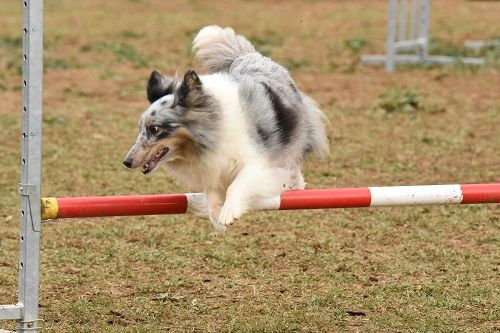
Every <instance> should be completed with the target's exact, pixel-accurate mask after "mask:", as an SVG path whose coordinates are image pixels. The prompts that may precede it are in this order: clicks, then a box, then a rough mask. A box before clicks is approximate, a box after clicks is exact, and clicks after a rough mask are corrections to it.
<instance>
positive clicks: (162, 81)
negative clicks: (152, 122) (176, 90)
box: [146, 70, 173, 104]
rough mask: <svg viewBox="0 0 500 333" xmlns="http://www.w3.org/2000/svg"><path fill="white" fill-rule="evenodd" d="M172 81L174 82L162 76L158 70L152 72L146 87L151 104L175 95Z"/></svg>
mask: <svg viewBox="0 0 500 333" xmlns="http://www.w3.org/2000/svg"><path fill="white" fill-rule="evenodd" d="M170 81H172V79H170V80H169V79H168V78H166V77H164V76H163V75H161V74H160V73H159V72H158V71H157V70H154V71H152V72H151V75H150V76H149V80H148V85H147V87H146V93H147V95H148V100H149V102H150V103H151V104H152V103H154V102H155V101H156V100H158V99H160V98H162V97H163V96H166V95H169V94H171V93H173V82H170Z"/></svg>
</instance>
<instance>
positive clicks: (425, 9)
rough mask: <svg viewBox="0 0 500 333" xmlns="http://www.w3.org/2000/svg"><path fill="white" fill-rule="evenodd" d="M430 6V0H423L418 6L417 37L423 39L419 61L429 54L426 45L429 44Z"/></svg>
mask: <svg viewBox="0 0 500 333" xmlns="http://www.w3.org/2000/svg"><path fill="white" fill-rule="evenodd" d="M430 6H431V3H430V0H423V1H422V4H421V7H420V26H419V38H421V39H423V40H424V41H425V42H424V43H423V44H422V46H421V49H420V57H421V61H425V60H426V59H427V57H428V54H429V50H428V45H429V21H430Z"/></svg>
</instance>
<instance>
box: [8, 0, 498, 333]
mask: <svg viewBox="0 0 500 333" xmlns="http://www.w3.org/2000/svg"><path fill="white" fill-rule="evenodd" d="M386 5H387V4H386V1H385V0H380V1H378V0H377V1H373V0H358V1H345V0H343V1H342V0H338V1H326V0H325V1H312V0H311V1H304V0H302V1H280V0H278V1H272V2H270V1H243V0H242V1H222V0H214V1H196V0H192V1H178V0H173V1H149V0H148V1H146V0H135V1H132V0H129V1H125V0H123V1H102V0H101V1H97V0H86V1H55V0H45V48H46V50H45V81H44V84H45V86H44V107H45V108H44V120H43V121H44V124H43V125H44V141H43V188H42V192H43V194H44V196H76V195H79V196H80V195H81V196H84V195H113V194H129V193H168V192H182V191H183V189H182V187H181V186H180V185H179V184H176V183H175V182H174V181H173V180H171V179H169V178H168V177H167V176H166V175H165V174H164V173H161V172H157V173H155V174H153V175H151V176H148V177H144V176H143V175H142V174H141V173H140V172H129V171H128V170H125V168H124V167H123V165H122V164H121V161H122V158H123V157H124V155H125V154H126V152H127V150H128V148H129V147H130V145H131V144H132V143H133V142H134V140H135V136H136V130H137V128H136V127H137V125H136V123H137V119H138V117H139V115H140V114H141V112H142V111H143V110H144V108H145V107H146V106H147V100H146V97H145V91H144V87H145V83H146V79H147V77H148V75H149V73H150V71H151V70H152V69H153V68H156V69H159V70H160V71H162V72H164V73H168V74H173V73H175V71H176V70H179V72H180V73H183V71H185V70H187V69H189V68H197V69H199V66H198V65H197V64H196V63H195V62H194V60H193V58H192V57H191V55H190V52H189V47H190V41H191V40H192V37H193V36H194V34H195V33H196V32H197V31H198V29H199V28H200V27H202V26H204V25H206V24H213V23H216V24H219V25H228V26H232V27H234V28H235V29H236V30H237V31H239V32H241V33H243V34H245V35H246V36H248V37H249V38H250V39H251V40H252V41H253V42H254V43H255V44H256V45H257V47H258V48H259V49H260V50H261V51H262V52H263V53H264V54H266V55H269V56H271V57H273V59H275V60H277V61H279V62H280V63H282V64H284V65H286V66H287V67H288V68H289V69H290V71H291V73H292V75H293V76H294V78H295V79H296V81H297V83H298V85H299V87H300V88H301V89H303V90H304V91H305V92H307V93H308V94H310V95H311V96H312V97H313V98H315V99H316V100H317V101H318V102H319V104H320V105H321V108H322V109H323V110H324V111H325V113H326V114H327V115H328V117H329V119H330V120H331V122H332V125H333V134H332V155H331V159H330V160H328V161H317V160H309V161H307V162H306V163H305V168H304V173H305V177H306V181H307V182H308V187H310V188H327V187H354V186H377V185H403V184H438V183H443V184H445V183H456V182H463V183H474V182H493V181H499V180H500V50H499V49H496V50H495V49H489V50H486V51H484V52H482V54H481V56H485V57H487V59H488V61H489V66H487V67H485V68H470V67H463V66H459V65H454V66H451V67H426V68H424V67H406V68H404V69H402V70H398V71H397V72H396V73H394V74H392V75H389V74H387V73H385V72H384V70H383V69H382V68H380V67H368V66H365V65H362V64H360V63H359V62H358V60H357V59H358V57H359V55H360V54H373V53H381V52H383V48H384V39H385V26H386V17H385V15H386ZM0 12H1V14H0V16H1V17H2V24H1V26H0V100H1V103H0V128H1V131H0V140H1V142H2V144H1V145H0V147H1V148H0V149H1V150H0V156H1V160H2V165H1V172H0V196H1V198H2V200H1V201H0V304H6V303H15V302H16V300H17V295H16V293H15V291H16V290H17V265H18V262H17V256H18V223H19V222H18V194H17V193H16V187H17V186H16V184H17V181H18V179H19V160H20V155H19V141H20V140H19V134H20V105H21V101H20V82H21V76H20V75H21V73H20V68H21V47H22V40H21V33H20V32H21V27H22V20H21V19H22V14H21V2H18V1H13V0H4V1H2V3H1V4H0ZM430 30H431V35H432V36H433V38H434V39H433V43H432V50H433V52H434V53H436V54H438V53H439V54H444V53H448V54H452V55H464V54H465V55H473V54H471V52H470V51H468V50H465V49H463V48H462V47H461V45H462V43H463V42H464V40H467V39H490V38H498V37H500V2H495V1H459V0H453V1H452V0H441V1H434V2H433V7H432V23H431V28H430ZM498 208H499V207H498V205H489V206H488V205H475V206H462V207H455V206H434V207H417V208H383V209H355V210H331V211H304V212H280V213H276V212H269V213H255V214H248V215H246V216H244V217H243V218H242V219H241V220H240V221H238V222H237V223H236V224H234V225H233V226H231V227H230V228H229V229H228V232H227V234H226V235H225V236H224V237H214V235H213V233H212V230H211V226H210V225H209V223H207V222H206V221H205V220H202V219H198V218H195V217H193V216H159V217H134V218H105V219H86V220H85V219H79V220H60V221H54V222H49V223H46V224H44V229H43V233H42V253H41V258H42V268H41V300H40V302H41V304H40V316H41V318H42V319H43V320H44V325H45V331H46V332H495V331H497V332H498V331H500V271H499V270H500V211H499V209H498ZM0 327H1V328H9V329H13V328H14V327H15V323H13V322H2V323H0Z"/></svg>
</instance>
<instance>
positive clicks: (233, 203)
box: [219, 200, 243, 226]
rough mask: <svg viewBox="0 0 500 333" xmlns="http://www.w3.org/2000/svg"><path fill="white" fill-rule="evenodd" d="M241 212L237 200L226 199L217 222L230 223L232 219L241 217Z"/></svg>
mask: <svg viewBox="0 0 500 333" xmlns="http://www.w3.org/2000/svg"><path fill="white" fill-rule="evenodd" d="M242 213H243V211H242V209H241V205H240V203H239V202H238V201H237V200H226V202H225V203H224V205H223V206H222V209H221V211H220V215H219V224H222V225H224V226H227V225H230V224H231V223H233V221H234V220H237V219H239V218H240V217H241V214H242Z"/></svg>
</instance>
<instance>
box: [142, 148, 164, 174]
mask: <svg viewBox="0 0 500 333" xmlns="http://www.w3.org/2000/svg"><path fill="white" fill-rule="evenodd" d="M167 153H168V148H167V147H165V148H162V149H160V150H159V151H158V152H157V153H156V154H155V156H153V157H152V158H151V159H150V160H149V161H148V162H146V164H144V165H143V166H142V173H143V174H145V175H147V174H148V173H150V172H151V171H153V169H154V168H155V167H156V166H157V165H158V162H160V160H161V159H162V158H164V157H165V155H167Z"/></svg>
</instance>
